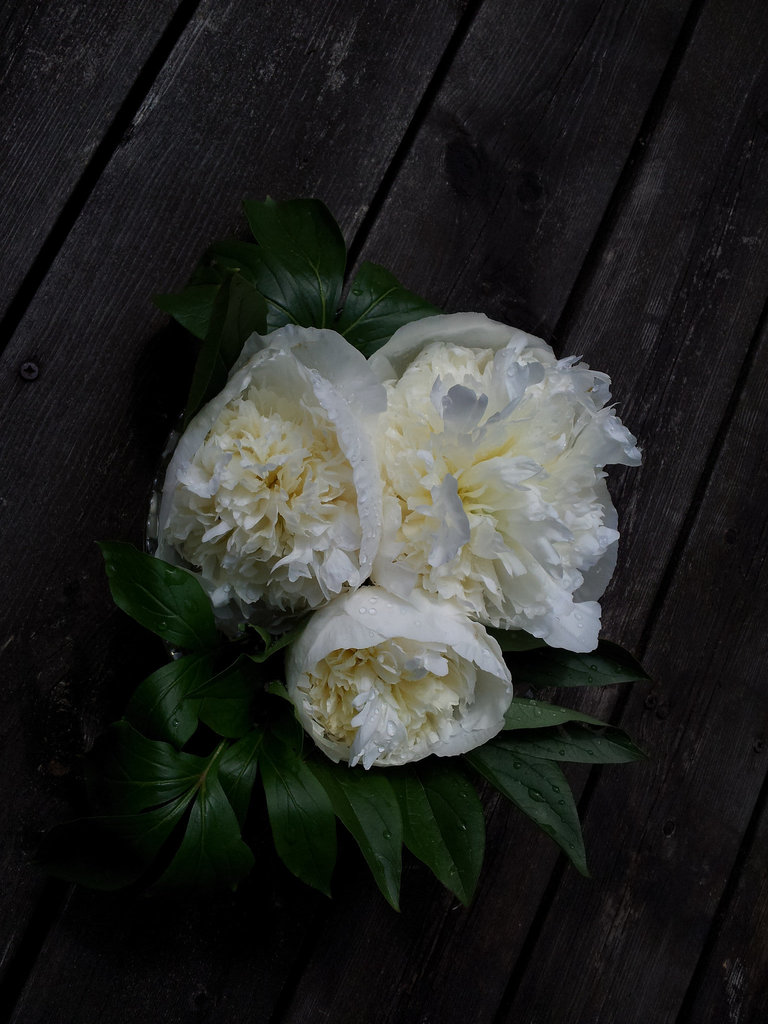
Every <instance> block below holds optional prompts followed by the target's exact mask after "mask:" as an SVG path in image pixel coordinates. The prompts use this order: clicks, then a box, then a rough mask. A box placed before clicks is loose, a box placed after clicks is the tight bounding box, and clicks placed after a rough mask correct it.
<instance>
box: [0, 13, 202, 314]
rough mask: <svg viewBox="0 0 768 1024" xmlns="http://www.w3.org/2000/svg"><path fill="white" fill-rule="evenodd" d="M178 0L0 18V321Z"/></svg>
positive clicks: (22, 14)
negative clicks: (0, 248) (1, 241)
mask: <svg viewBox="0 0 768 1024" xmlns="http://www.w3.org/2000/svg"><path fill="white" fill-rule="evenodd" d="M184 6H187V7H188V6H189V3H187V4H186V5H184V4H183V3H181V0H137V2H134V3H131V4H124V3H115V2H112V0H108V2H105V3H95V2H90V3H78V4H71V3H65V2H59V3H47V4H41V3H39V2H33V0H23V2H20V3H7V4H5V5H4V7H3V10H2V11H0V110H2V121H1V122H0V153H2V158H1V159H0V195H2V197H3V202H2V204H0V238H2V240H3V245H2V251H1V252H0V317H2V315H3V314H4V313H5V311H6V308H7V306H8V303H9V302H10V301H11V299H12V298H13V296H14V295H15V293H16V291H17V289H18V288H19V286H20V284H21V283H22V281H23V280H24V277H25V275H26V274H27V273H28V271H29V270H30V268H31V266H32V264H33V262H34V260H35V257H37V256H38V255H39V253H40V250H41V248H42V247H43V245H44V243H45V241H46V239H47V238H48V236H49V234H50V232H51V230H52V229H53V227H54V224H55V223H56V221H57V218H58V217H59V215H60V214H61V213H62V209H63V208H64V206H65V204H66V203H67V200H68V199H70V197H71V196H72V193H73V190H74V189H75V186H76V184H77V182H78V181H79V180H80V178H81V176H82V175H83V173H84V171H85V170H86V168H87V167H88V164H89V162H90V160H91V159H92V157H93V156H94V153H95V151H96V149H97V147H98V146H99V143H100V142H101V141H102V139H103V137H104V135H105V133H106V132H107V129H108V128H109V127H110V125H111V124H112V123H113V121H114V118H115V115H116V114H117V112H118V110H119V109H120V107H121V105H122V104H123V102H124V101H125V100H126V97H127V96H128V94H129V93H130V92H131V89H132V87H133V85H134V82H135V80H136V78H137V76H138V75H139V72H140V71H141V70H142V68H143V66H144V64H145V62H146V61H147V60H148V58H149V56H150V55H151V54H152V52H153V50H154V48H155V47H156V45H157V44H158V42H159V41H160V39H161V38H162V36H163V32H164V31H165V29H166V28H167V27H168V25H169V22H170V21H171V18H172V16H173V14H174V12H176V11H177V9H178V8H180V7H184Z"/></svg>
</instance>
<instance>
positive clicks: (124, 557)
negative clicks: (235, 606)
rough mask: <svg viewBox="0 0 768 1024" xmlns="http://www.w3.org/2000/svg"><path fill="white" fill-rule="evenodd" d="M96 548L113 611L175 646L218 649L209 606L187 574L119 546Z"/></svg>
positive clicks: (201, 592)
mask: <svg viewBox="0 0 768 1024" xmlns="http://www.w3.org/2000/svg"><path fill="white" fill-rule="evenodd" d="M99 547H100V548H101V552H102V554H103V556H104V562H105V565H106V571H107V578H108V579H109V589H110V590H111V592H112V598H113V600H114V602H115V604H116V605H117V606H118V608H122V610H123V611H124V612H126V613H127V614H128V615H130V616H131V618H133V619H135V620H136V621H137V622H138V623H140V625H142V626H144V627H146V628H147V629H151V630H152V632H153V633H157V635H158V636H161V637H162V638H163V640H167V641H168V643H169V644H173V645H174V646H176V647H182V648H184V649H185V650H188V651H208V650H211V649H212V648H214V647H215V646H216V645H217V644H218V642H219V635H218V633H217V631H216V626H215V624H214V619H213V611H212V610H211V602H210V600H209V598H208V595H207V594H206V593H205V591H204V590H203V588H202V587H201V586H200V583H199V582H198V581H197V580H196V579H195V577H194V576H193V575H192V574H191V573H189V572H187V571H186V570H185V569H180V568H179V567H178V566H175V565H169V564H168V563H167V562H163V561H161V560H160V559H159V558H153V557H152V556H151V555H145V554H143V553H142V552H141V551H137V550H136V548H134V547H132V546H131V545H130V544H124V543H122V542H120V541H111V542H106V543H102V544H100V545H99Z"/></svg>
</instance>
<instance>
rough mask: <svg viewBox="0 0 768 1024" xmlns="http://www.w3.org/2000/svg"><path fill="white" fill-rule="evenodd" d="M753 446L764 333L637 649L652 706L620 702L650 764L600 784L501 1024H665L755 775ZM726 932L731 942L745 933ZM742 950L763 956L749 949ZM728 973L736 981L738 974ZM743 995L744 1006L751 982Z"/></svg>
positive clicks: (758, 504)
mask: <svg viewBox="0 0 768 1024" xmlns="http://www.w3.org/2000/svg"><path fill="white" fill-rule="evenodd" d="M766 444H768V330H766V331H764V332H763V337H762V341H761V344H760V347H759V349H758V351H757V353H756V358H755V361H754V369H753V372H752V373H751V374H750V375H749V378H748V380H747V382H746V384H745V388H744V392H743V395H742V397H741V399H740V401H739V405H738V409H737V413H736V416H735V418H734V420H733V423H732V425H731V428H730V430H729V431H728V436H727V439H726V441H725V445H724V447H723V450H722V452H721V454H720V456H719V458H718V460H717V464H716V466H715V470H714V472H713V474H712V478H711V481H710V483H709V486H708V487H707V489H706V492H705V494H704V495H703V498H702V501H701V504H700V508H699V513H698V515H697V518H696V523H695V526H694V529H693V530H692V532H691V535H690V537H689V539H688V543H687V544H686V547H685V551H684V554H683V557H682V560H681V564H680V568H679V571H678V573H677V575H676V582H675V584H674V586H673V587H672V589H671V591H670V593H669V595H668V597H667V600H666V601H665V602H664V604H663V606H662V608H661V610H660V615H659V620H658V624H657V626H656V628H655V630H654V632H653V635H652V637H651V642H650V645H649V650H648V666H649V668H650V670H651V672H652V673H653V674H654V677H655V678H656V680H657V686H658V703H657V704H656V705H655V709H654V707H648V706H647V705H646V704H645V703H644V702H643V699H642V694H634V695H633V697H632V699H631V701H630V703H629V706H628V709H627V712H626V714H625V715H624V716H623V725H624V726H625V727H626V728H629V729H631V730H632V732H633V734H634V735H635V736H636V737H637V738H638V739H639V740H640V742H641V743H642V744H643V745H644V746H645V747H646V749H648V750H649V751H650V752H651V761H650V762H649V764H648V765H646V766H644V767H643V768H641V769H640V770H638V771H635V772H633V773H632V775H631V777H630V778H629V779H627V778H623V779H619V778H617V777H616V773H612V774H611V776H610V777H609V776H606V777H605V778H602V779H601V780H600V785H599V786H598V788H597V790H596V793H595V798H594V800H593V803H592V804H591V805H590V809H589V816H588V823H587V829H586V838H587V843H588V845H589V846H590V848H591V849H592V850H593V851H594V856H593V864H592V867H593V872H594V875H595V880H594V881H592V882H584V881H579V880H576V879H575V878H573V876H570V877H566V879H565V882H564V885H563V887H562V889H561V891H560V892H559V893H558V896H557V899H556V900H555V901H554V903H553V906H552V910H551V913H550V914H549V916H548V918H547V923H546V927H545V929H544V931H543V933H542V936H541V940H540V942H539V943H538V944H537V945H536V946H535V948H534V949H533V950H532V961H531V967H530V970H529V971H528V973H527V974H526V976H525V978H524V979H523V982H522V984H521V986H520V988H519V989H518V991H517V994H516V998H515V999H513V1000H512V1001H511V1003H510V1005H509V1006H508V1007H507V1012H506V1014H505V1015H503V1016H502V1018H501V1019H502V1020H506V1021H510V1022H511V1021H517V1020H520V1017H521V1014H522V1013H524V1014H525V1015H527V1016H529V1017H530V1019H534V1020H535V1019H539V1018H540V1017H541V1015H542V1014H543V1013H544V1010H545V1008H546V1011H547V1012H548V1013H551V1014H552V1015H553V1017H554V1019H556V1020H583V1019H590V1020H621V1021H627V1022H628V1024H629V1022H638V1024H639V1022H641V1021H651V1020H652V1021H654V1022H656V1021H658V1022H659V1024H665V1022H672V1021H676V1020H677V1016H678V1011H679V1009H680V1007H681V1005H682V1002H683V999H684V997H685V993H686V990H687V988H688V985H689V982H690V979H691V978H692V976H693V974H694V969H695V967H696V963H697V960H698V958H699V956H700V954H701V951H702V947H703V944H704V942H705V940H706V937H707V934H708V932H709V928H710V925H711V922H712V919H713V916H714V914H715V911H716V909H717V907H718V902H719V900H720V898H721V895H722V893H723V889H724V887H725V884H726V881H727V879H728V876H729V874H730V873H731V870H732V868H733V865H734V861H735V858H736V856H737V853H738V850H739V847H740V844H741V841H742V837H743V836H744V833H745V831H746V829H747V825H748V823H749V821H750V817H751V815H752V813H753V809H754V807H755V803H756V800H757V798H758V794H759V792H760V789H761V786H763V785H764V781H765V778H766V770H767V768H768V754H767V752H766V749H765V747H764V745H763V744H762V743H760V742H757V741H758V740H759V739H760V738H761V737H762V735H763V734H764V732H765V726H766V702H765V684H764V679H763V674H762V672H761V670H760V669H759V666H761V665H764V664H765V660H766V656H767V655H768V640H767V639H766V634H765V628H764V624H765V617H766V613H768V602H767V601H766V593H768V590H767V589H766V575H767V573H766V569H767V568H768V532H767V531H766V529H765V503H766V498H768V463H766V460H765V457H764V451H765V446H766ZM743 481H748V485H747V486H743V484H742V482H743ZM662 701H663V704H662ZM660 706H661V707H663V710H664V714H663V715H659V713H658V711H659V707H660ZM606 834H609V835H610V837H611V840H610V842H601V837H603V836H605V835H606ZM764 852H765V851H764V849H762V850H761V851H760V855H761V856H762V858H763V865H762V868H761V870H762V871H763V873H764ZM755 896H756V893H755V892H754V891H750V893H749V896H748V899H749V901H750V903H752V902H753V901H754V899H755ZM737 910H738V907H737V906H735V907H734V908H733V909H732V911H731V914H735V913H736V912H737ZM730 920H731V922H732V923H733V926H735V928H736V929H737V932H738V931H740V930H741V928H742V927H744V926H745V925H746V924H747V922H746V921H745V920H744V919H743V918H742V919H741V920H739V919H738V918H737V917H735V916H732V917H731V918H730ZM755 920H757V918H755ZM742 934H743V935H746V932H743V933H742ZM755 942H756V944H757V945H756V947H755V948H756V949H759V948H761V946H764V935H762V936H759V937H758V936H757V934H756V935H755ZM749 949H750V947H749V945H747V946H746V947H745V948H744V950H743V952H744V955H745V957H747V958H748V957H749V956H750V953H749ZM758 956H759V957H760V959H758V961H757V966H758V967H759V966H760V963H761V961H762V960H763V959H764V954H762V953H760V954H758ZM740 963H741V968H742V970H747V969H749V970H750V971H751V969H752V963H751V961H750V960H749V959H742V960H741V961H740ZM734 964H735V961H734V962H732V965H731V966H732V967H733V966H734ZM576 965H578V970H576ZM717 970H718V972H719V970H720V964H719V963H718V964H717ZM736 972H737V974H738V966H737V967H736ZM556 974H557V975H560V976H563V977H567V978H568V983H567V984H564V985H562V986H561V987H559V988H558V989H557V990H556V991H554V992H553V991H552V990H549V991H546V992H545V991H544V990H543V989H542V987H541V983H540V981H541V978H542V977H555V976H556ZM727 977H728V978H730V984H731V985H733V984H735V982H734V979H733V977H732V976H731V975H730V974H729V975H727ZM648 979H650V980H651V981H652V983H647V980H648ZM751 984H752V985H753V986H754V988H753V990H752V992H753V996H752V998H753V999H754V995H756V994H757V993H758V992H759V990H760V986H761V985H763V981H762V980H761V979H760V977H759V976H757V977H755V976H754V975H753V976H752V978H751ZM721 1002H722V1000H721ZM699 1005H700V1006H703V1005H705V1004H703V1003H700V1004H699ZM752 1005H753V1006H755V1007H757V1003H754V1002H753V1003H752ZM761 1009H762V1010H763V1011H764V1009H765V1007H764V1005H763V1006H762V1007H761ZM710 1013H711V1011H710ZM537 1015H538V1016H537ZM690 1019H691V1020H692V1021H696V1024H699V1022H700V1021H701V1022H703V1021H705V1020H711V1021H713V1022H714V1021H718V1022H719V1021H721V1020H722V1021H724V1020H729V1019H742V1018H737V1017H736V1016H735V1015H734V1016H728V1015H725V1016H717V1015H716V1014H714V1015H707V1013H705V1012H702V1014H701V1015H696V1014H694V1015H693V1016H692V1017H691V1018H690ZM743 1019H745V1020H754V1021H757V1020H761V1019H762V1017H761V1016H760V1015H758V1016H752V1017H748V1016H747V1017H745V1018H743Z"/></svg>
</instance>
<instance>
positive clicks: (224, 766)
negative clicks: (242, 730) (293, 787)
mask: <svg viewBox="0 0 768 1024" xmlns="http://www.w3.org/2000/svg"><path fill="white" fill-rule="evenodd" d="M263 739H264V730H263V729H261V728H259V729H254V730H253V731H252V732H249V733H248V735H247V736H243V738H242V739H241V740H238V742H237V743H234V744H233V745H232V746H231V747H230V748H229V749H228V750H227V751H225V752H224V754H223V755H222V758H221V760H220V761H219V781H220V782H221V785H222V786H223V787H224V792H225V793H226V794H227V799H228V800H229V802H230V803H231V804H232V809H233V810H234V812H235V814H236V815H237V820H238V821H239V822H240V827H241V828H242V827H243V825H245V819H246V817H247V815H248V808H249V806H250V802H251V792H252V791H253V785H254V783H255V781H256V773H257V771H258V758H259V750H260V749H261V743H262V740H263Z"/></svg>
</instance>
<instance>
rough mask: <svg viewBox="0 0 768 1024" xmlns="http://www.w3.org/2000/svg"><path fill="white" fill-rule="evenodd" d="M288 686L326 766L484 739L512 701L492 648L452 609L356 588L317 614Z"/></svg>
mask: <svg viewBox="0 0 768 1024" xmlns="http://www.w3.org/2000/svg"><path fill="white" fill-rule="evenodd" d="M286 682H287V686H288V692H289V694H290V696H291V699H292V701H293V703H294V705H295V707H296V711H297V714H298V716H299V719H300V720H301V723H302V725H303V726H304V728H305V729H306V731H307V732H308V733H309V734H310V735H311V736H312V739H313V740H314V741H315V743H316V744H317V745H318V746H319V747H320V749H321V750H323V751H324V752H325V753H326V754H327V755H328V757H330V758H331V759H332V760H333V761H349V763H350V764H351V765H355V764H357V763H359V762H362V764H363V766H364V767H365V768H370V767H371V765H400V764H406V763H407V762H408V761H417V760H419V759H420V758H423V757H426V756H427V755H428V754H438V755H440V756H451V755H454V754H462V753H465V752H466V751H467V750H472V749H473V748H474V747H477V746H480V745H481V744H482V743H485V742H486V741H487V740H489V739H491V738H492V737H493V736H495V735H496V733H498V732H499V730H500V729H501V728H502V726H503V724H504V712H505V711H506V709H507V707H508V706H509V702H510V699H511V697H512V685H511V681H510V675H509V670H508V668H507V667H506V665H505V664H504V661H503V659H502V656H501V651H500V650H499V646H498V644H497V643H496V641H495V640H493V639H492V638H491V637H490V636H488V634H487V633H486V631H485V629H484V628H483V627H482V626H481V625H479V623H476V622H472V621H471V620H470V619H468V618H467V617H466V616H465V615H464V614H463V613H462V612H461V610H460V609H459V608H458V607H457V606H456V605H455V604H453V603H451V602H438V601H435V600H433V599H431V598H429V597H427V596H426V595H425V594H423V593H420V592H419V591H414V592H413V593H412V594H411V595H410V598H409V599H407V600H405V599H403V598H398V597H395V596H393V595H392V594H390V593H388V592H387V591H386V590H383V589H381V588H380V587H362V588H361V589H360V590H357V591H355V592H354V593H349V594H345V595H343V596H342V597H339V598H337V599H336V600H335V601H333V602H331V603H330V604H328V605H326V607H325V608H322V609H321V610H320V611H318V612H316V613H315V614H314V615H313V616H312V618H311V619H310V620H309V623H308V625H307V627H306V629H305V630H304V632H303V633H302V634H301V636H300V637H299V639H298V640H297V641H296V642H295V643H294V645H293V646H292V648H291V649H290V652H289V655H288V660H287V666H286Z"/></svg>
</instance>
